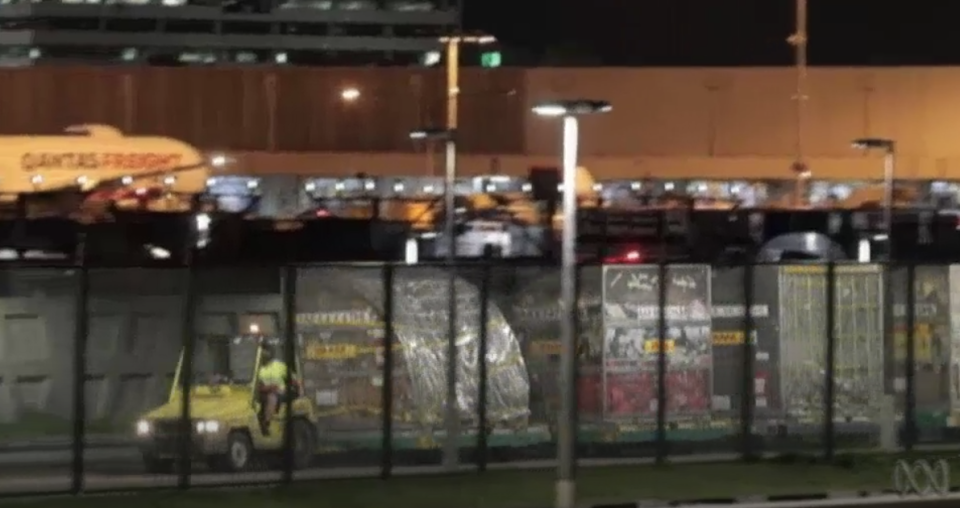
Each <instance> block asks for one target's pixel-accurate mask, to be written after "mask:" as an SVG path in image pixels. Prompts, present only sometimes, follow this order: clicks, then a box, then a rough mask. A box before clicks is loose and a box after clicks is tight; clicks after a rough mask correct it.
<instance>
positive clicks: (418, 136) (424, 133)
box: [410, 127, 454, 141]
mask: <svg viewBox="0 0 960 508" xmlns="http://www.w3.org/2000/svg"><path fill="white" fill-rule="evenodd" d="M453 134H454V131H453V130H451V129H446V128H443V127H423V128H420V129H416V130H412V131H410V139H413V140H416V141H421V140H440V141H446V140H449V139H453Z"/></svg>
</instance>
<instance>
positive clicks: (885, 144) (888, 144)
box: [852, 138, 896, 152]
mask: <svg viewBox="0 0 960 508" xmlns="http://www.w3.org/2000/svg"><path fill="white" fill-rule="evenodd" d="M852 145H853V147H854V148H856V149H857V150H874V149H881V150H886V151H888V152H892V151H893V148H894V146H895V145H896V143H895V142H894V141H893V140H892V139H885V138H859V139H855V140H853V143H852Z"/></svg>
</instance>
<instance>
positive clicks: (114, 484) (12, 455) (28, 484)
mask: <svg viewBox="0 0 960 508" xmlns="http://www.w3.org/2000/svg"><path fill="white" fill-rule="evenodd" d="M737 457H738V456H737V455H735V454H715V455H691V456H683V457H676V458H674V459H672V460H673V461H674V462H688V461H689V462H704V461H710V460H716V461H730V460H735V459H736V458H737ZM85 459H86V460H85V464H86V474H85V477H84V478H85V487H86V488H87V489H88V490H98V489H104V490H113V489H131V488H139V487H150V486H173V485H176V483H177V476H176V475H151V474H147V473H146V472H145V471H144V469H143V466H142V464H141V461H140V454H139V452H138V451H137V450H136V449H135V448H129V447H104V448H91V449H88V450H86V452H85ZM71 460H72V454H71V451H70V450H69V449H65V448H61V449H52V450H46V451H26V450H23V451H17V452H13V451H8V452H6V453H0V493H12V492H16V493H34V492H37V493H39V492H50V491H58V490H66V489H68V488H69V487H70V484H71V481H72V479H71V474H70V471H71V470H70V467H71ZM651 462H652V459H585V460H582V461H581V465H583V466H586V467H591V466H618V465H639V464H649V463H651ZM552 466H553V462H552V461H545V460H536V461H525V462H509V463H502V464H490V466H489V468H490V469H542V468H548V467H552ZM460 469H461V470H462V471H465V472H466V471H470V470H472V469H474V466H472V465H469V464H467V465H463V466H462V467H461V468H460ZM446 471H447V470H445V469H443V468H442V467H440V466H439V465H436V466H414V467H397V468H395V470H394V472H395V474H397V475H417V474H431V473H442V472H446ZM379 472H380V469H379V464H377V463H373V464H371V465H370V467H330V468H322V467H318V468H313V469H308V470H303V471H297V472H296V473H295V478H296V479H300V480H312V479H332V478H357V477H371V476H376V475H378V474H379ZM281 474H282V473H280V472H278V471H263V472H252V473H241V474H213V473H207V472H205V471H204V470H203V469H201V466H198V470H197V472H196V473H195V474H194V475H193V476H192V479H191V481H192V482H193V483H194V484H197V485H217V484H224V483H227V484H230V483H232V484H239V483H243V484H251V483H258V482H259V483H268V482H271V481H279V480H280V479H281Z"/></svg>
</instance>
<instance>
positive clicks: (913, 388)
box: [893, 262, 917, 451]
mask: <svg viewBox="0 0 960 508" xmlns="http://www.w3.org/2000/svg"><path fill="white" fill-rule="evenodd" d="M916 268H917V267H916V265H915V264H914V263H913V262H910V263H909V264H907V304H906V309H905V310H906V321H907V322H906V326H907V330H906V332H907V344H906V347H907V354H906V362H907V365H906V367H907V368H906V371H905V377H906V385H907V386H906V389H907V394H906V400H905V404H904V406H905V407H904V413H903V419H904V436H903V446H904V448H905V449H906V450H907V451H912V450H913V445H914V444H915V443H916V438H917V421H916V420H917V414H916V413H917V383H916V372H917V351H916V348H917V344H916V340H917V338H916V334H915V331H916V330H915V328H916V309H917V302H916V296H917V287H916V285H917V272H916ZM893 343H894V348H896V343H897V340H896V331H894V340H893Z"/></svg>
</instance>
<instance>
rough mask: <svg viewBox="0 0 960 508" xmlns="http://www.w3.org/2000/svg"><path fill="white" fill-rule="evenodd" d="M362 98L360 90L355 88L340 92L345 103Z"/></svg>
mask: <svg viewBox="0 0 960 508" xmlns="http://www.w3.org/2000/svg"><path fill="white" fill-rule="evenodd" d="M359 98H360V90H359V89H357V88H355V87H352V86H350V87H347V88H344V89H343V90H340V99H341V100H342V101H343V102H354V101H356V100H357V99H359Z"/></svg>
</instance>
